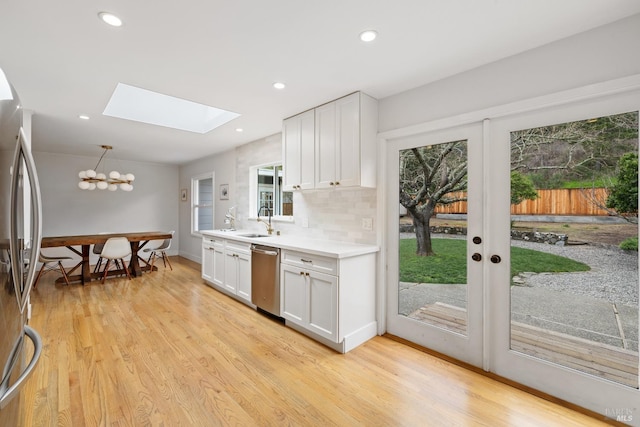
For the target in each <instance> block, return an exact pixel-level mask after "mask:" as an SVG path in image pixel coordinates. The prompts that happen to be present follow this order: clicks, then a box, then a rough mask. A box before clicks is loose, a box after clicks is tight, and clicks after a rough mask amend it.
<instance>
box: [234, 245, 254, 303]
mask: <svg viewBox="0 0 640 427" xmlns="http://www.w3.org/2000/svg"><path fill="white" fill-rule="evenodd" d="M236 263H237V266H238V276H237V278H238V282H237V287H236V289H237V291H236V294H237V295H238V296H239V297H240V298H242V299H244V300H247V301H249V302H250V301H251V255H246V254H238V257H237V258H236Z"/></svg>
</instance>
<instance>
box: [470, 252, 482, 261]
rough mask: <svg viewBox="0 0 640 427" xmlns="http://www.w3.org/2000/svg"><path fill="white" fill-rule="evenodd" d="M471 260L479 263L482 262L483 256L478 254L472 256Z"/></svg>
mask: <svg viewBox="0 0 640 427" xmlns="http://www.w3.org/2000/svg"><path fill="white" fill-rule="evenodd" d="M471 259H472V260H474V261H477V262H479V261H482V255H480V254H479V253H477V252H476V253H475V254H473V255H471Z"/></svg>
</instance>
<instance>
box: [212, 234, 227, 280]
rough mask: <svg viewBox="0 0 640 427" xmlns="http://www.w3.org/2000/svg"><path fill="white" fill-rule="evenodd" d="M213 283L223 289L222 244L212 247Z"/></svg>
mask: <svg viewBox="0 0 640 427" xmlns="http://www.w3.org/2000/svg"><path fill="white" fill-rule="evenodd" d="M213 283H214V284H215V285H217V286H220V287H221V288H223V287H224V244H223V243H216V244H215V245H214V246H213Z"/></svg>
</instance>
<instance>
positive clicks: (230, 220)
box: [224, 206, 236, 231]
mask: <svg viewBox="0 0 640 427" xmlns="http://www.w3.org/2000/svg"><path fill="white" fill-rule="evenodd" d="M235 208H236V207H235V206H232V207H230V208H229V209H228V210H227V213H226V214H225V216H224V217H225V220H224V223H225V224H229V228H228V230H229V231H233V230H235V229H236V217H235V216H234V215H233V214H232V213H231V211H232V210H234V209H235Z"/></svg>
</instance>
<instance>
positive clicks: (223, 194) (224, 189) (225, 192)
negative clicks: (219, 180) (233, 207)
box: [220, 184, 229, 200]
mask: <svg viewBox="0 0 640 427" xmlns="http://www.w3.org/2000/svg"><path fill="white" fill-rule="evenodd" d="M220 200H229V184H220Z"/></svg>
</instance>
